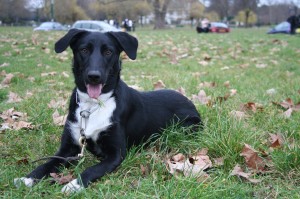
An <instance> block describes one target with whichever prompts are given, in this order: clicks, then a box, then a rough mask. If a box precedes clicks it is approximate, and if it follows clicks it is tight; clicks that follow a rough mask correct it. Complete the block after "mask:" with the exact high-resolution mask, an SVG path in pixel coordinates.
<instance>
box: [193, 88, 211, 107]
mask: <svg viewBox="0 0 300 199" xmlns="http://www.w3.org/2000/svg"><path fill="white" fill-rule="evenodd" d="M192 98H193V101H194V102H200V104H203V105H209V104H211V97H210V96H207V95H206V93H205V91H204V90H200V91H199V93H198V95H192Z"/></svg>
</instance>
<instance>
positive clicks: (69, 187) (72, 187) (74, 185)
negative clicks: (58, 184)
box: [61, 179, 84, 194]
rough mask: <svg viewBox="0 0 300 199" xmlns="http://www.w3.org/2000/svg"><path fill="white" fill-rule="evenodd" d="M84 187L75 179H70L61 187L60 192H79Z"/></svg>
mask: <svg viewBox="0 0 300 199" xmlns="http://www.w3.org/2000/svg"><path fill="white" fill-rule="evenodd" d="M83 189H84V187H83V186H82V185H80V184H78V181H77V179H74V180H72V181H71V182H69V183H68V184H66V185H65V186H64V187H63V188H62V189H61V192H63V193H66V194H69V193H75V192H80V191H82V190H83Z"/></svg>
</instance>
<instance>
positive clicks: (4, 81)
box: [1, 73, 14, 85]
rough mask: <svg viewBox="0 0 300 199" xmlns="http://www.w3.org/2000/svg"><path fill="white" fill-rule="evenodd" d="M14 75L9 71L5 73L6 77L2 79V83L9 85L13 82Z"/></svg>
mask: <svg viewBox="0 0 300 199" xmlns="http://www.w3.org/2000/svg"><path fill="white" fill-rule="evenodd" d="M13 77H14V75H13V74H12V73H8V74H6V75H5V77H4V79H3V80H2V82H1V84H2V85H8V84H10V82H11V79H12V78H13Z"/></svg>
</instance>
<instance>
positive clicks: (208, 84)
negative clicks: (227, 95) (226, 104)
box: [199, 82, 217, 89]
mask: <svg viewBox="0 0 300 199" xmlns="http://www.w3.org/2000/svg"><path fill="white" fill-rule="evenodd" d="M216 86H217V84H216V82H201V83H200V84H199V88H200V89H201V88H214V87H216Z"/></svg>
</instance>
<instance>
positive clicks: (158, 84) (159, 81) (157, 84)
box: [153, 80, 166, 90]
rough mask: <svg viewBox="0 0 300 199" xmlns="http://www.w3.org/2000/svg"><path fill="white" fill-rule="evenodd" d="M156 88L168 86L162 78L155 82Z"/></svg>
mask: <svg viewBox="0 0 300 199" xmlns="http://www.w3.org/2000/svg"><path fill="white" fill-rule="evenodd" d="M153 87H154V90H160V89H164V88H166V85H165V84H164V82H163V81H162V80H158V81H157V82H156V83H154V84H153Z"/></svg>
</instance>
